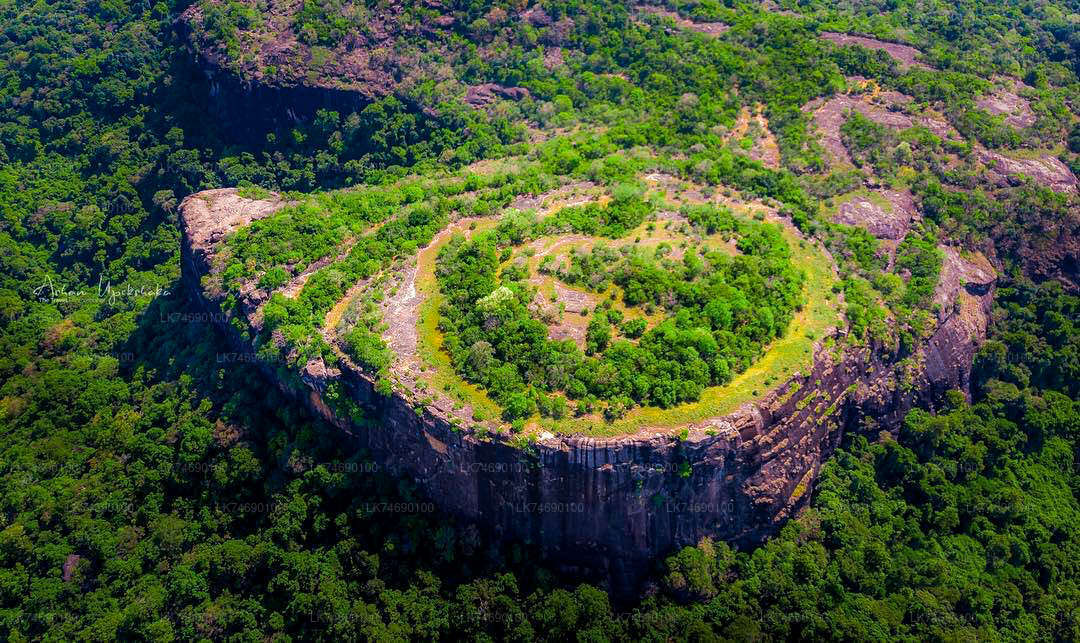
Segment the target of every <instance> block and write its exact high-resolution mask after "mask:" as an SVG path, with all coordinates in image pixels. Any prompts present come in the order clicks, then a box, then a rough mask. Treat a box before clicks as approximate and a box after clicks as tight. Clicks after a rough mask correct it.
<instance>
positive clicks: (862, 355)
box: [180, 189, 995, 591]
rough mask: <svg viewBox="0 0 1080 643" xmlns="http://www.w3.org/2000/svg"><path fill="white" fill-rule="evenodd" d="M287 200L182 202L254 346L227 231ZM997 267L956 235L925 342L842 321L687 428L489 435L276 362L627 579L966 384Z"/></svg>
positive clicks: (736, 536) (719, 532)
mask: <svg viewBox="0 0 1080 643" xmlns="http://www.w3.org/2000/svg"><path fill="white" fill-rule="evenodd" d="M284 205H285V202H284V201H283V200H281V199H280V198H279V197H277V196H275V195H269V196H266V197H265V198H260V199H247V198H243V197H241V196H240V194H238V193H237V191H236V190H232V189H222V190H211V191H207V192H201V193H198V194H195V195H192V196H189V197H188V198H186V199H185V200H184V201H183V203H182V204H181V207H180V226H181V232H182V255H181V256H182V272H183V279H184V281H185V283H186V284H187V285H188V286H189V287H190V289H191V290H192V292H193V294H194V296H195V299H196V300H197V301H198V302H199V305H200V306H202V307H204V308H205V309H206V311H207V312H209V313H212V314H213V317H212V318H213V319H215V320H219V322H220V326H221V328H222V329H223V331H224V332H225V333H226V334H227V335H228V336H229V338H230V341H231V342H233V343H234V344H235V345H236V350H238V351H245V352H251V351H252V350H253V348H252V346H251V345H250V343H249V340H246V339H244V337H242V335H241V334H240V333H238V332H237V331H236V330H235V328H234V326H233V324H232V323H230V322H231V321H232V319H233V317H235V316H237V315H240V316H245V317H246V316H248V315H249V314H252V313H253V312H254V307H253V306H248V307H245V306H238V307H235V308H232V309H230V310H224V309H223V306H222V303H223V301H224V300H225V298H226V295H227V293H225V292H223V291H222V290H221V289H220V288H219V287H218V286H216V285H215V284H216V283H217V282H218V280H216V279H214V277H215V275H216V274H217V273H219V272H220V271H221V270H222V269H223V265H222V262H221V261H219V260H218V253H219V251H220V244H221V241H222V240H223V239H224V238H226V237H227V235H228V234H229V233H230V232H232V231H235V230H237V229H239V228H240V227H243V226H245V225H247V224H249V223H250V222H252V221H254V220H257V219H260V218H263V217H266V216H268V215H270V214H272V213H273V212H275V211H277V210H278V209H280V208H281V207H283V206H284ZM994 279H995V275H994V272H993V268H992V267H991V266H990V265H989V263H988V262H986V260H985V259H982V258H981V256H975V257H965V256H964V255H963V254H962V253H961V252H959V251H957V250H953V249H946V261H945V262H944V265H943V266H942V278H941V279H940V283H939V286H938V292H937V295H936V302H937V303H939V304H940V307H939V308H938V310H940V313H939V317H938V320H937V325H936V329H935V330H934V331H933V333H932V335H931V336H930V337H929V338H928V339H927V340H926V341H925V343H924V344H923V345H922V346H921V347H920V348H919V350H918V351H917V353H916V355H915V356H913V357H911V358H909V359H906V360H903V361H902V362H889V361H887V360H883V359H882V358H881V357H880V355H879V354H878V351H876V350H874V348H873V347H867V346H856V345H852V344H849V343H847V342H844V341H841V340H842V339H843V338H842V336H843V331H842V330H841V331H838V332H837V333H836V334H835V335H834V336H833V337H832V338H831V339H830V340H829V341H824V340H823V341H819V342H818V343H817V350H816V354H815V355H814V360H813V366H812V368H811V369H809V372H805V373H797V374H795V375H794V376H793V377H791V378H790V379H788V380H787V381H786V382H783V383H782V384H780V385H779V386H776V387H775V388H773V389H772V390H771V391H769V392H767V393H765V394H764V395H762V396H760V397H759V398H758V399H756V400H754V401H753V402H750V403H747V404H744V405H742V406H741V407H740V408H739V409H738V410H737V411H735V412H734V413H731V414H727V415H724V416H721V417H715V418H710V419H708V420H707V421H705V422H699V423H695V424H692V425H689V426H685V427H682V428H681V429H680V430H672V429H671V428H670V427H666V428H664V429H657V430H651V429H644V430H641V431H639V432H637V433H634V434H632V435H625V436H620V437H614V438H592V437H580V436H572V435H569V436H555V435H552V434H550V433H544V434H542V435H539V436H536V439H535V440H532V441H529V440H524V439H521V438H516V439H515V438H511V437H507V436H505V435H499V434H485V435H482V436H481V435H478V434H477V433H476V432H473V431H470V430H468V429H462V428H460V427H458V426H457V425H456V423H454V422H453V421H452V419H451V418H449V417H448V416H447V414H445V413H444V412H443V411H441V410H440V409H439V408H438V407H436V406H425V407H420V408H418V407H415V406H414V404H413V403H412V402H411V401H410V400H409V399H407V397H406V396H404V395H401V394H399V393H397V392H395V393H393V394H391V395H389V396H383V395H379V394H377V393H376V392H375V388H374V382H373V379H372V377H371V376H369V375H367V374H365V373H364V372H362V371H360V370H359V369H357V368H355V367H353V366H351V365H350V364H349V363H348V362H347V361H346V362H343V363H341V364H338V365H336V366H335V367H334V368H325V367H322V368H310V367H309V368H305V369H303V372H302V373H300V374H299V375H300V377H299V378H295V379H293V380H291V381H283V380H281V379H280V378H279V377H278V375H277V374H276V371H275V369H273V368H270V367H269V366H268V365H267V366H265V370H266V371H267V374H268V375H269V376H270V377H271V378H274V379H275V380H276V381H277V382H278V383H279V385H280V386H282V388H284V389H285V390H288V391H290V392H291V393H292V394H293V395H295V396H296V397H297V398H298V399H300V400H303V401H304V403H306V404H307V405H308V406H309V407H310V408H311V410H312V411H314V412H315V413H317V414H319V415H320V416H322V417H324V418H325V419H326V420H328V421H329V422H330V423H332V424H333V425H335V426H337V427H338V428H339V429H340V430H341V431H342V437H343V439H345V440H348V441H350V442H352V443H353V444H355V445H356V446H357V447H360V448H364V449H367V450H369V451H370V452H371V453H372V454H373V455H374V457H376V458H377V459H378V460H379V462H380V463H381V464H382V465H383V466H385V467H386V468H388V469H390V470H396V471H400V472H402V473H403V474H404V475H407V476H409V477H411V478H413V479H415V480H416V481H417V482H418V483H419V485H420V486H421V487H422V488H423V489H424V490H425V492H426V493H427V494H428V495H429V496H430V497H431V498H432V499H433V500H434V501H435V502H436V503H437V504H438V505H439V507H440V508H441V509H443V510H445V511H447V512H448V513H451V514H453V515H456V516H459V517H461V518H462V519H465V520H467V521H472V522H475V523H477V524H478V525H479V526H480V527H482V528H485V529H487V530H489V531H491V532H492V533H494V534H495V535H497V536H499V537H503V538H509V539H514V540H518V541H523V542H527V543H531V544H535V545H537V546H538V547H539V548H540V549H541V550H542V551H543V552H544V553H545V554H546V555H548V556H549V557H550V559H551V561H552V563H553V564H554V566H556V567H558V568H562V569H563V570H567V571H573V570H580V571H584V572H586V573H591V574H598V575H602V576H603V577H605V578H608V579H610V581H611V583H612V588H613V589H614V590H615V591H620V590H623V591H628V590H629V589H630V588H633V587H635V586H636V584H637V583H638V582H639V580H640V579H641V578H642V576H643V574H644V573H645V572H646V571H647V569H648V565H649V562H650V561H651V560H652V559H654V558H655V557H656V556H660V555H663V554H665V553H667V552H669V551H671V550H672V549H674V548H678V547H681V546H685V545H692V544H695V543H697V542H698V541H699V540H700V539H701V538H703V537H706V536H708V537H713V538H721V539H724V540H728V541H733V542H737V543H750V542H756V541H760V540H761V539H763V538H765V537H767V536H768V535H769V534H771V533H774V532H775V531H776V530H777V528H778V526H779V525H780V524H781V523H782V522H783V521H784V520H785V519H787V518H788V517H790V516H792V515H794V514H795V513H796V512H797V511H798V510H799V509H800V508H801V507H802V506H804V504H805V503H806V502H807V501H808V499H809V498H810V495H811V491H812V488H813V484H814V482H815V480H816V477H817V474H818V471H819V469H820V466H821V463H822V461H823V460H824V459H825V458H826V457H828V456H829V454H830V453H831V452H832V451H833V449H835V448H836V446H837V445H838V443H839V442H840V439H841V437H842V433H843V430H844V427H847V426H855V425H858V424H859V423H860V422H861V421H862V419H863V418H866V417H870V418H873V420H874V423H876V425H877V426H879V427H880V428H882V429H890V428H894V427H896V426H897V425H898V424H899V422H900V421H901V420H902V418H903V416H904V414H905V413H906V412H907V411H908V410H909V409H910V408H912V406H913V405H915V404H926V405H929V406H931V407H932V406H933V405H934V404H935V403H936V402H938V401H939V400H940V399H941V397H942V396H943V394H944V393H945V392H946V391H948V390H951V389H961V390H966V389H967V387H968V383H969V377H970V365H971V359H972V356H973V355H974V352H975V350H976V349H977V347H978V345H979V344H980V342H981V341H982V340H983V338H984V334H985V330H986V324H987V315H988V312H989V306H990V302H991V298H992V288H993V282H994ZM234 294H236V293H234ZM247 294H248V295H250V293H247ZM238 295H239V299H240V300H241V301H243V300H245V296H244V295H245V293H238ZM240 321H241V322H242V323H243V324H250V323H251V320H250V319H241V320H240ZM331 382H338V383H340V384H341V385H343V386H344V388H345V390H346V391H347V392H348V395H349V396H350V397H351V398H352V399H353V400H355V401H356V402H358V403H359V404H361V405H363V406H364V407H365V409H367V412H368V414H369V415H370V416H372V417H374V418H375V419H376V420H377V422H374V423H365V425H364V426H363V427H361V426H358V425H357V424H355V423H354V422H352V421H351V420H349V419H348V418H345V417H341V416H340V414H336V413H335V412H334V411H332V410H331V408H330V406H329V405H328V404H327V403H326V402H325V400H324V394H325V393H326V390H327V386H328V385H329V384H330V383H331Z"/></svg>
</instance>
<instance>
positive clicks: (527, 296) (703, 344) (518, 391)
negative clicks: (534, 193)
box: [437, 205, 803, 419]
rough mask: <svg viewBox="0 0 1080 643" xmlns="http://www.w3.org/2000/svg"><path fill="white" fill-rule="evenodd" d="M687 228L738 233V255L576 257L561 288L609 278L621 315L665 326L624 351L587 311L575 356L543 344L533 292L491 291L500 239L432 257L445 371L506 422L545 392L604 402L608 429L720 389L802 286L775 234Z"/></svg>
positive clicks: (782, 321)
mask: <svg viewBox="0 0 1080 643" xmlns="http://www.w3.org/2000/svg"><path fill="white" fill-rule="evenodd" d="M613 207H615V206H614V205H612V206H609V208H613ZM567 209H570V208H567ZM714 210H715V209H714ZM576 216H577V214H576V213H572V214H571V215H569V216H567V215H563V214H562V211H560V212H559V213H557V214H555V215H552V216H551V217H550V220H554V223H552V222H550V221H549V220H545V221H541V222H539V223H538V224H535V225H536V226H537V227H538V228H539V229H542V230H550V229H551V228H552V227H556V229H560V227H561V226H562V225H563V224H562V222H563V221H571V222H572V221H574V220H575V217H576ZM692 216H693V217H694V219H695V220H700V221H702V222H706V221H710V222H717V221H724V223H723V225H724V226H725V229H728V230H732V231H735V230H737V231H738V239H739V240H738V248H739V251H740V252H741V254H739V255H737V256H735V257H729V256H727V255H726V254H724V253H722V252H715V251H711V252H706V253H704V256H703V257H699V256H698V255H697V254H696V253H695V252H690V251H688V252H687V253H686V254H685V255H684V257H683V260H682V261H681V262H673V261H671V260H668V259H665V258H663V252H662V251H659V252H656V253H651V252H647V251H639V250H637V249H635V248H634V247H633V246H632V245H628V246H624V247H623V248H621V249H620V250H618V251H616V250H612V249H610V248H608V247H607V246H604V245H597V246H595V247H594V248H593V249H592V251H591V252H590V253H589V254H585V255H574V257H573V259H572V262H571V266H570V270H569V271H568V272H566V273H563V274H561V275H560V278H562V279H564V280H566V281H568V282H570V283H572V284H578V285H582V286H584V287H586V288H588V289H592V290H597V291H599V290H603V289H606V288H607V287H608V285H609V283H610V282H609V281H608V276H609V275H610V279H611V280H612V281H613V282H614V283H615V285H617V286H618V287H619V290H620V291H621V293H622V300H623V302H624V303H625V304H626V305H627V306H631V307H641V306H648V307H649V308H650V309H651V308H653V307H660V308H663V309H665V310H666V311H667V312H668V313H669V314H670V316H669V317H668V318H667V319H666V320H665V321H663V322H662V323H661V324H659V325H658V326H656V327H655V328H652V329H649V330H648V331H645V330H644V326H642V325H641V322H637V323H634V322H628V323H633V324H634V326H633V327H631V328H629V329H628V330H627V331H626V332H625V333H624V334H625V336H626V337H627V338H628V339H636V338H640V339H638V341H637V342H636V343H634V342H631V341H627V339H615V340H613V333H612V326H613V325H618V321H619V320H618V319H617V316H618V313H616V312H615V311H607V310H597V311H595V312H594V314H593V316H592V317H591V318H590V320H589V323H588V326H587V329H586V335H585V344H586V345H585V351H584V354H582V351H581V350H580V349H579V348H578V347H577V346H576V345H575V344H574V343H573V342H570V341H563V342H559V341H553V340H550V339H548V337H547V327H546V326H545V325H544V324H543V323H542V322H540V321H539V320H538V319H535V318H534V317H533V315H532V313H530V311H529V310H528V307H527V303H528V302H529V301H530V300H531V298H532V292H531V291H530V290H528V288H527V287H526V286H524V285H523V284H522V283H521V282H517V281H512V280H508V279H506V277H507V273H505V272H504V273H503V279H502V282H501V283H500V282H499V281H498V280H497V279H496V276H495V275H496V269H497V266H498V257H497V253H496V239H500V238H504V237H506V236H507V235H508V234H509V232H507V231H506V230H503V231H502V232H500V231H498V230H497V231H496V232H495V234H494V235H483V236H481V237H479V238H477V239H474V240H472V241H466V240H465V239H464V238H457V239H455V240H453V241H452V242H451V243H450V244H449V245H448V246H446V247H445V248H444V249H443V250H442V251H441V252H440V255H439V258H438V262H437V276H438V278H439V286H440V288H441V289H442V292H443V294H444V295H445V296H446V301H445V302H444V304H443V306H442V309H441V311H440V312H441V319H440V328H441V329H442V330H443V332H444V333H445V348H446V350H447V352H449V354H450V356H451V360H452V361H453V363H454V366H455V368H456V369H457V370H458V372H459V373H461V374H462V375H463V376H464V377H465V378H466V379H468V380H470V381H473V382H476V383H478V384H481V385H483V386H484V387H486V388H487V389H488V390H489V391H490V392H491V394H492V397H493V398H494V399H495V400H496V401H498V402H499V403H500V404H502V406H503V407H504V410H505V413H506V416H507V417H508V418H509V419H514V418H519V417H524V416H526V415H528V414H531V413H532V412H533V411H534V409H535V408H536V407H537V406H539V408H540V409H541V410H543V408H544V407H543V404H542V403H540V400H542V399H544V398H545V395H544V392H547V393H551V392H564V393H565V394H566V395H567V396H568V397H570V398H571V399H582V398H586V397H592V398H597V399H601V400H605V401H607V402H608V407H607V408H608V409H610V410H611V411H610V413H611V414H612V415H613V416H614V417H618V415H621V411H616V409H625V408H626V407H627V406H629V405H631V404H635V403H637V404H650V405H656V406H663V407H669V406H674V405H675V404H678V403H680V402H685V401H692V400H696V399H697V398H698V397H699V396H700V395H701V392H702V390H704V389H705V388H706V387H707V386H711V385H714V384H722V383H724V382H727V381H728V380H729V379H730V378H731V377H732V376H734V375H736V374H738V373H740V372H742V371H744V370H745V369H746V368H747V367H748V366H749V365H750V364H751V363H753V361H754V360H756V359H757V358H758V357H759V356H760V355H761V353H762V352H763V351H764V349H765V346H766V345H767V344H768V343H769V342H770V341H771V340H773V339H775V338H777V337H779V336H781V335H782V334H783V332H784V330H785V329H786V328H787V326H788V323H789V322H790V321H791V318H792V316H793V314H794V311H795V309H796V307H797V306H799V305H801V303H802V282H803V276H802V273H801V272H800V271H798V270H797V269H796V268H795V267H794V266H792V265H791V261H790V250H789V249H788V247H787V244H786V242H785V241H784V240H783V238H782V237H781V236H780V231H779V228H777V227H776V226H775V225H772V224H760V223H756V222H746V221H737V220H736V219H734V217H732V216H731V214H730V213H729V212H727V213H725V212H724V211H721V210H715V211H712V212H709V209H708V208H696V209H694V210H693V211H692ZM570 225H571V226H572V225H573V224H572V223H571V224H570ZM701 225H707V224H706V223H702V224H701ZM571 229H576V228H573V227H571ZM600 229H602V228H600ZM613 316H614V317H616V319H615V320H612V319H611V318H612V317H613ZM530 400H531V402H530Z"/></svg>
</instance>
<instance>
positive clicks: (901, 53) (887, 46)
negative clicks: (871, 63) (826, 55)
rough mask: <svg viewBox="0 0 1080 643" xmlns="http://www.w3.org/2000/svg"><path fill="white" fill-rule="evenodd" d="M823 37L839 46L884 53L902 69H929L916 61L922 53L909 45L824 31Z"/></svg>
mask: <svg viewBox="0 0 1080 643" xmlns="http://www.w3.org/2000/svg"><path fill="white" fill-rule="evenodd" d="M821 37H822V38H824V39H825V40H828V41H831V42H835V43H836V44H838V45H845V46H847V45H859V46H861V47H866V48H867V49H874V50H880V51H884V52H886V53H887V54H889V55H890V56H892V58H893V59H894V60H895V61H896V62H897V63H899V65H900V67H901V68H905V67H921V68H923V69H929V67H928V66H927V65H925V64H923V63H921V62H918V61H916V60H915V59H916V58H918V57H919V55H920V54H921V53H922V52H920V51H919V50H918V49H916V48H914V47H911V46H909V45H902V44H900V43H895V42H886V41H884V40H877V39H875V38H868V37H866V36H856V35H853V34H846V33H836V32H835V31H822V32H821Z"/></svg>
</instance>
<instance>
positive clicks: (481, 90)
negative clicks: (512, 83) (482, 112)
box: [465, 83, 529, 107]
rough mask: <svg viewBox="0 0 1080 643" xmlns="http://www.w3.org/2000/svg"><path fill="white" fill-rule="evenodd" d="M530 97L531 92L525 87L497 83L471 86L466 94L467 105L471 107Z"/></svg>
mask: <svg viewBox="0 0 1080 643" xmlns="http://www.w3.org/2000/svg"><path fill="white" fill-rule="evenodd" d="M528 97H529V90H527V89H525V88H524V87H504V86H502V85H497V84H495V83H484V84H482V85H471V86H470V87H469V89H468V90H467V91H466V92H465V103H466V104H468V105H469V106H470V107H484V106H486V105H490V104H491V103H493V102H495V101H496V100H498V99H499V98H507V99H510V100H521V99H523V98H528Z"/></svg>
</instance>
